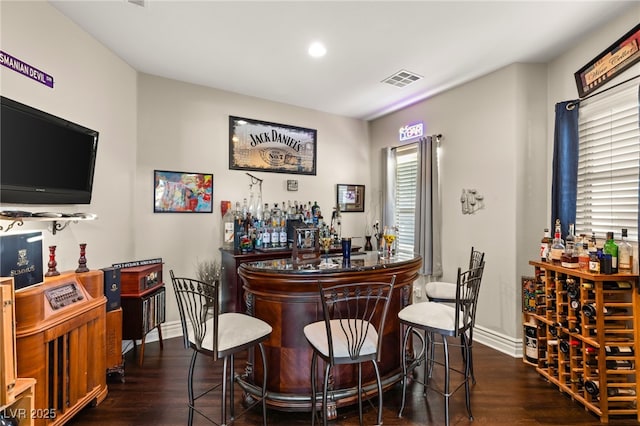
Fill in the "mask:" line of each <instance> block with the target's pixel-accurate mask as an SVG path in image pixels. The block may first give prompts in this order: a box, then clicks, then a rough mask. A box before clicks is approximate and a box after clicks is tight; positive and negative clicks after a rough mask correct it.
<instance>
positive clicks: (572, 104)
mask: <svg viewBox="0 0 640 426" xmlns="http://www.w3.org/2000/svg"><path fill="white" fill-rule="evenodd" d="M638 77H640V74H638V75H635V76H633V77H630V78H628V79H626V80H625V81H621V82H620V83H618V84H614V85H613V86H611V87H607V88H606V89H604V90H601V91H599V92H596V93H592V94H590V95H588V96H585V97H583V98H579V99H577V100H575V101H574V102H570V103H568V104H567V106H566V108H567V109H568V110H572V109H573V108H575V106H576V104H579V103H580V102H582V101H586V100H587V99H589V98H592V97H594V96H597V95H601V94H603V93H605V92H608V91H609V90H611V89H615V88H616V87H618V86H621V85H623V84H625V83H628V82H630V81H631V80H635V79H636V78H638Z"/></svg>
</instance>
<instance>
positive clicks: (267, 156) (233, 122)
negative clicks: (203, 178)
mask: <svg viewBox="0 0 640 426" xmlns="http://www.w3.org/2000/svg"><path fill="white" fill-rule="evenodd" d="M316 150H317V131H316V130H314V129H306V128H304V127H296V126H289V125H287V124H278V123H270V122H268V121H260V120H253V119H249V118H242V117H234V116H229V169H231V170H253V171H260V172H275V173H293V174H301V175H315V174H316Z"/></svg>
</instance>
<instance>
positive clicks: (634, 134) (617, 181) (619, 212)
mask: <svg viewBox="0 0 640 426" xmlns="http://www.w3.org/2000/svg"><path fill="white" fill-rule="evenodd" d="M578 123H579V124H578V130H579V148H578V188H577V200H576V201H577V203H576V231H575V232H576V234H578V235H579V234H582V233H584V234H587V235H589V236H590V235H591V233H592V232H595V234H596V237H598V238H604V237H605V235H606V232H607V231H613V232H614V235H615V238H616V239H620V233H621V229H622V228H627V229H628V232H629V240H630V241H638V173H639V172H640V170H639V161H640V130H639V129H638V86H637V84H635V85H633V84H629V85H623V86H621V87H620V88H619V89H618V90H616V91H615V92H614V93H612V94H607V95H603V96H601V97H595V98H592V99H589V100H587V101H583V102H582V103H581V104H580V116H579V120H578Z"/></svg>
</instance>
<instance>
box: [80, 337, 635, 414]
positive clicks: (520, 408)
mask: <svg viewBox="0 0 640 426" xmlns="http://www.w3.org/2000/svg"><path fill="white" fill-rule="evenodd" d="M454 352H458V351H454ZM455 355H458V358H455ZM453 356H454V360H453V361H452V362H459V354H457V353H453ZM190 357H191V351H190V350H188V349H185V348H184V347H183V346H182V339H181V338H174V339H168V340H165V342H164V350H160V347H159V344H158V342H154V343H150V344H147V345H146V348H145V354H144V365H143V366H142V367H139V366H138V365H137V362H136V361H137V360H136V358H135V354H134V353H133V351H129V352H128V353H127V354H126V357H125V360H126V366H125V369H126V373H125V383H121V382H120V381H119V380H118V378H117V377H116V378H115V380H111V379H110V380H109V382H108V387H109V394H108V396H107V398H106V399H105V400H104V401H103V402H102V403H101V404H100V405H98V406H96V407H86V408H85V409H83V410H82V411H81V412H80V413H78V415H76V416H75V417H74V418H73V419H72V420H71V421H70V422H69V423H67V424H69V425H72V426H83V425H95V424H100V425H117V426H120V425H122V426H133V425H154V426H156V425H157V426H160V425H172V426H173V425H183V424H186V422H187V406H186V401H187V388H186V377H187V370H188V366H189V360H190ZM236 360H237V361H236V367H237V366H240V365H242V361H243V360H244V358H240V357H238V358H236ZM474 363H475V369H476V379H477V383H476V384H475V385H473V387H472V392H471V408H472V412H473V415H474V421H470V420H469V419H468V418H467V415H466V408H465V402H464V389H461V390H460V391H458V392H457V393H456V394H455V395H454V396H453V397H452V399H451V408H450V409H451V425H476V426H477V425H492V426H493V425H567V426H568V425H599V424H600V421H599V419H598V418H597V417H596V416H595V415H593V414H592V413H590V412H588V411H586V410H585V409H584V407H583V406H581V405H580V404H579V403H576V402H573V401H572V400H571V399H570V398H569V397H567V395H565V394H563V393H561V392H559V391H558V389H557V388H556V387H555V386H553V385H551V384H549V383H547V382H545V381H544V380H543V379H542V378H541V377H540V375H538V374H537V373H536V372H535V370H534V369H533V368H532V367H529V366H525V365H524V364H523V362H522V360H521V359H515V358H512V357H510V356H508V355H504V354H502V353H500V352H497V351H495V350H493V349H490V348H488V347H486V346H483V345H481V344H479V343H475V347H474ZM221 364H222V363H221V362H218V363H216V364H213V367H212V362H211V361H210V360H207V359H204V358H203V357H201V358H200V359H199V362H198V365H197V369H198V370H197V374H198V375H199V377H200V384H202V385H204V384H207V383H212V382H213V380H214V379H213V378H214V377H218V376H219V373H220V371H221V368H222V367H221ZM437 379H438V377H436V380H437ZM236 389H237V390H236V404H238V403H239V401H240V390H239V388H238V387H236ZM407 399H408V405H407V407H406V408H405V412H404V416H403V418H398V409H399V407H400V401H401V386H400V385H399V384H398V385H396V386H395V387H394V388H393V389H391V390H389V391H388V392H386V393H385V394H384V409H383V422H384V424H385V425H425V424H430V425H443V424H444V412H443V407H444V402H443V399H442V397H440V396H439V395H437V394H436V393H434V392H430V393H429V394H428V397H427V398H426V399H425V398H424V397H423V395H422V389H421V387H420V386H419V385H418V384H417V383H413V384H412V385H410V387H409V391H408V395H407ZM209 401H210V402H209ZM240 408H241V407H238V408H237V410H238V409H240ZM205 409H206V410H209V411H210V412H211V413H212V415H215V416H216V417H215V418H217V415H218V414H217V413H218V412H219V397H218V395H217V394H214V395H211V396H210V398H208V401H207V407H206V408H205ZM364 410H365V414H364V416H365V418H364V423H365V424H366V425H373V424H375V419H376V410H375V408H374V407H372V406H370V405H369V404H367V403H364ZM261 423H262V416H261V412H260V408H256V409H254V410H252V411H250V412H249V413H247V414H246V415H245V416H243V417H241V418H240V419H238V420H237V421H236V423H235V424H236V425H239V426H246V425H260V424H261ZM268 423H269V424H270V425H280V424H287V425H288V426H297V425H309V424H310V423H311V419H310V414H309V413H287V412H279V411H275V410H268ZM194 424H196V425H204V424H208V423H207V422H205V421H204V420H203V419H202V418H201V417H199V416H198V415H196V418H195V421H194ZM330 424H331V425H336V426H350V425H357V424H358V411H357V407H355V406H354V407H353V408H351V407H349V408H344V409H341V410H339V411H338V418H337V419H336V420H335V421H332V422H330ZM609 424H611V425H614V426H619V425H638V424H640V423H638V422H636V420H635V418H633V417H617V418H614V419H611V420H610V422H609Z"/></svg>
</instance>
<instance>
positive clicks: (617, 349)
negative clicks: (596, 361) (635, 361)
mask: <svg viewBox="0 0 640 426" xmlns="http://www.w3.org/2000/svg"><path fill="white" fill-rule="evenodd" d="M604 350H605V353H606V354H607V356H632V355H633V346H605V347H604Z"/></svg>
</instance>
